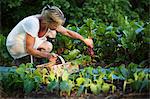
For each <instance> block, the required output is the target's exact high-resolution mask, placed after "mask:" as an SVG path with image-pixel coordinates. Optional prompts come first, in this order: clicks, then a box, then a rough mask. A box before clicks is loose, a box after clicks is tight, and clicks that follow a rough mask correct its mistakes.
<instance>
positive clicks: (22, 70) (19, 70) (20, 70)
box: [16, 67, 25, 75]
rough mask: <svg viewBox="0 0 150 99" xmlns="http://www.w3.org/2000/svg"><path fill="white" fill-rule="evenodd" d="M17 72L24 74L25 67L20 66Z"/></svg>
mask: <svg viewBox="0 0 150 99" xmlns="http://www.w3.org/2000/svg"><path fill="white" fill-rule="evenodd" d="M16 72H17V73H18V74H19V75H22V74H24V73H25V69H24V68H22V67H19V68H17V69H16Z"/></svg>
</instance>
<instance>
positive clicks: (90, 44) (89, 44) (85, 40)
mask: <svg viewBox="0 0 150 99" xmlns="http://www.w3.org/2000/svg"><path fill="white" fill-rule="evenodd" d="M83 41H84V43H85V44H86V45H87V46H89V47H91V48H93V40H92V39H88V38H87V39H84V40H83Z"/></svg>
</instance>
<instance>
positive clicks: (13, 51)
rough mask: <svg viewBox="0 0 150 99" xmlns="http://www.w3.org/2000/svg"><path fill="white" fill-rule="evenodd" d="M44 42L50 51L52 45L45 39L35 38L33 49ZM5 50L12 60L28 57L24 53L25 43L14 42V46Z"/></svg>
mask: <svg viewBox="0 0 150 99" xmlns="http://www.w3.org/2000/svg"><path fill="white" fill-rule="evenodd" d="M45 41H46V42H47V43H48V44H49V45H50V47H51V50H52V43H51V42H48V41H47V38H46V37H43V38H36V39H35V43H34V46H33V48H34V49H37V48H38V47H39V46H40V45H41V44H42V43H43V42H45ZM7 50H8V52H9V53H10V55H11V56H12V57H13V58H14V59H18V58H21V57H24V56H27V55H29V54H28V53H27V52H26V44H25V42H19V41H16V42H15V44H12V45H9V46H7Z"/></svg>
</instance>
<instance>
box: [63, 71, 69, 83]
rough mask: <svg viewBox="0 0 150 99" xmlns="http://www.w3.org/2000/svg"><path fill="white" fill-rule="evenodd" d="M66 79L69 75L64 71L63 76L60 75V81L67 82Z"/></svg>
mask: <svg viewBox="0 0 150 99" xmlns="http://www.w3.org/2000/svg"><path fill="white" fill-rule="evenodd" d="M68 77H69V73H68V72H67V71H66V70H65V71H64V73H63V75H62V80H63V81H67V80H68Z"/></svg>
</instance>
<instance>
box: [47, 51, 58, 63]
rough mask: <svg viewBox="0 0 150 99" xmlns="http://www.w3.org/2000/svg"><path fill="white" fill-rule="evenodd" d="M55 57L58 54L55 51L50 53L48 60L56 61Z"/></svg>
mask: <svg viewBox="0 0 150 99" xmlns="http://www.w3.org/2000/svg"><path fill="white" fill-rule="evenodd" d="M57 58H58V55H57V54H55V53H52V54H51V56H50V57H49V61H50V62H56V60H57Z"/></svg>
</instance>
